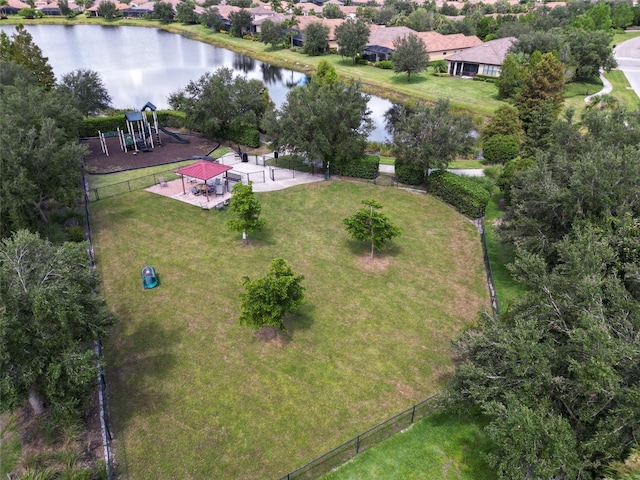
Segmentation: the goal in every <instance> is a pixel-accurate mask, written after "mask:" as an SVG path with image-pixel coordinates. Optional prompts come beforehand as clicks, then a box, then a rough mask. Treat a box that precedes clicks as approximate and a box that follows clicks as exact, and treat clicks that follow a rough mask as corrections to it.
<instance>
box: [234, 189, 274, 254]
mask: <svg viewBox="0 0 640 480" xmlns="http://www.w3.org/2000/svg"><path fill="white" fill-rule="evenodd" d="M231 193H232V197H231V210H232V211H233V214H234V218H232V219H231V220H229V228H230V229H231V230H233V231H235V232H242V241H243V243H245V244H246V243H247V242H248V239H247V233H252V232H255V231H259V230H262V229H263V228H264V226H265V223H266V222H265V221H264V220H263V219H261V218H260V212H261V211H262V205H260V202H259V201H258V200H257V199H256V198H255V196H254V195H253V186H252V182H249V185H243V184H242V183H240V182H238V183H236V184H235V185H234V186H233V188H232V189H231Z"/></svg>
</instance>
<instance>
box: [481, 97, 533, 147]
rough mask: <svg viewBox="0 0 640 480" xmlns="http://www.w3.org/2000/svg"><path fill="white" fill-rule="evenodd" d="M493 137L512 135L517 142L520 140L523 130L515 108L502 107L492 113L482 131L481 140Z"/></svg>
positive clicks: (509, 106)
mask: <svg viewBox="0 0 640 480" xmlns="http://www.w3.org/2000/svg"><path fill="white" fill-rule="evenodd" d="M494 135H512V136H515V137H517V138H518V139H519V140H520V139H522V136H523V135H524V130H523V129H522V122H521V121H520V117H519V116H518V109H517V108H515V107H513V106H511V105H502V106H501V107H498V108H497V109H496V111H495V112H493V116H492V117H491V120H490V121H489V123H488V124H487V125H486V126H485V127H484V128H483V129H482V138H484V139H487V138H490V137H492V136H494Z"/></svg>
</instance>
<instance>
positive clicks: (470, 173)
mask: <svg viewBox="0 0 640 480" xmlns="http://www.w3.org/2000/svg"><path fill="white" fill-rule="evenodd" d="M379 172H380V173H394V174H395V173H396V168H395V167H394V166H393V165H380V167H379ZM447 172H451V173H455V174H456V175H462V176H465V177H482V176H484V171H483V170H482V169H481V168H447Z"/></svg>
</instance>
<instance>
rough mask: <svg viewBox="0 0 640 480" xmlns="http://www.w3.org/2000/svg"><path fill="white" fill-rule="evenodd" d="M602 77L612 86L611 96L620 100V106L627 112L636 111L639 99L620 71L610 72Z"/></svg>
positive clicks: (639, 102) (639, 105)
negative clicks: (627, 110)
mask: <svg viewBox="0 0 640 480" xmlns="http://www.w3.org/2000/svg"><path fill="white" fill-rule="evenodd" d="M604 76H605V78H606V79H607V80H609V81H610V82H611V85H612V86H613V91H612V92H611V94H612V95H613V96H614V97H616V98H617V99H618V100H620V103H621V104H622V105H624V106H625V107H627V109H629V110H637V109H638V107H640V98H638V95H637V94H636V92H634V91H633V89H632V88H631V86H630V85H629V81H628V80H627V77H626V76H625V74H624V73H623V72H622V70H611V71H610V72H607V73H605V74H604Z"/></svg>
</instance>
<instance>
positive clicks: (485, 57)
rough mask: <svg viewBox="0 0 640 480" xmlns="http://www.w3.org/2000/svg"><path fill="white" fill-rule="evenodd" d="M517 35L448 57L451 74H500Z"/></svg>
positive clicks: (465, 75) (494, 75)
mask: <svg viewBox="0 0 640 480" xmlns="http://www.w3.org/2000/svg"><path fill="white" fill-rule="evenodd" d="M515 41H516V39H515V37H506V38H498V39H497V40H491V41H489V42H485V43H483V44H482V45H479V46H477V47H473V48H469V49H467V50H464V51H463V52H459V53H456V54H454V55H451V56H449V57H447V67H448V72H449V74H450V75H453V76H456V77H473V76H475V75H478V74H482V75H490V76H492V77H498V76H500V67H501V65H502V62H504V59H505V57H506V56H507V53H509V49H510V48H511V46H512V45H513V43H514V42H515Z"/></svg>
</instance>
